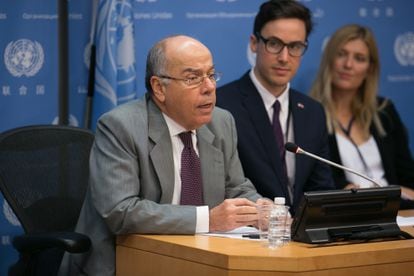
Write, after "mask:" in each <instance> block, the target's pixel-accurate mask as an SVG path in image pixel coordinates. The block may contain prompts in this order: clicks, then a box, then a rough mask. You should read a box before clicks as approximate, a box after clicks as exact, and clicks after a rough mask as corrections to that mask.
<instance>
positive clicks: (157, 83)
mask: <svg viewBox="0 0 414 276" xmlns="http://www.w3.org/2000/svg"><path fill="white" fill-rule="evenodd" d="M150 83H151V87H152V91H153V94H154V97H155V98H156V99H157V100H158V101H159V102H162V103H163V102H164V101H165V86H164V85H163V83H162V82H161V79H160V78H158V77H156V76H152V77H151V79H150Z"/></svg>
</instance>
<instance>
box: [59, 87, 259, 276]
mask: <svg viewBox="0 0 414 276" xmlns="http://www.w3.org/2000/svg"><path fill="white" fill-rule="evenodd" d="M236 139H237V137H236V129H235V123H234V119H233V117H232V116H231V115H230V113H228V112H227V111H224V110H222V109H219V108H215V110H214V113H213V119H212V121H211V122H210V123H209V124H208V125H205V126H202V127H201V128H199V129H198V130H197V140H198V150H199V155H200V161H201V170H202V178H203V193H204V202H205V203H206V205H208V206H209V207H210V208H212V207H214V206H216V205H218V204H220V203H221V202H222V201H223V200H224V199H226V198H235V197H246V198H249V199H251V200H253V201H255V200H256V199H257V198H259V197H260V195H258V194H257V192H256V190H255V188H254V187H253V185H252V184H251V182H250V181H249V180H248V179H246V178H245V177H244V174H243V171H242V167H241V164H240V161H239V157H238V153H237V140H236ZM173 188H174V163H173V154H172V145H171V139H170V135H169V131H168V128H167V125H166V123H165V121H164V118H163V116H162V113H161V111H160V110H159V108H158V107H157V106H156V105H155V104H154V102H153V101H152V100H150V97H149V96H148V95H146V97H145V100H136V101H132V102H129V103H127V104H124V105H122V106H120V107H118V108H116V109H114V110H112V111H111V112H109V113H106V114H105V115H103V116H102V118H101V119H100V120H99V122H98V126H97V130H96V138H95V143H94V145H93V147H92V151H91V157H90V187H89V189H88V192H87V195H86V199H85V202H84V206H83V208H82V211H81V215H80V218H79V221H78V224H77V227H76V231H77V232H80V233H85V234H87V235H88V236H89V237H90V238H91V239H92V248H91V250H90V252H88V253H87V254H83V255H77V254H73V255H71V256H70V257H69V255H66V256H65V258H64V261H63V263H62V266H61V275H82V273H84V274H87V275H114V274H115V236H116V235H122V234H129V233H154V234H158V233H160V234H161V233H162V234H194V233H195V225H196V208H195V207H194V206H180V205H171V204H170V203H171V201H172V196H173Z"/></svg>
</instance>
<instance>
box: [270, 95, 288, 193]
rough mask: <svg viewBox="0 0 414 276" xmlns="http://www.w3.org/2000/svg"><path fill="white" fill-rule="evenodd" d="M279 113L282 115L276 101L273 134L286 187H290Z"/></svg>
mask: <svg viewBox="0 0 414 276" xmlns="http://www.w3.org/2000/svg"><path fill="white" fill-rule="evenodd" d="M279 113H280V103H279V101H276V102H275V103H274V104H273V132H274V133H275V137H276V142H277V146H278V148H279V157H280V162H281V163H282V171H283V174H284V175H283V177H284V178H285V179H284V180H283V182H286V185H288V178H287V169H286V162H285V152H286V151H285V146H284V141H283V140H284V139H283V132H282V126H281V125H280V121H279ZM288 186H289V185H288Z"/></svg>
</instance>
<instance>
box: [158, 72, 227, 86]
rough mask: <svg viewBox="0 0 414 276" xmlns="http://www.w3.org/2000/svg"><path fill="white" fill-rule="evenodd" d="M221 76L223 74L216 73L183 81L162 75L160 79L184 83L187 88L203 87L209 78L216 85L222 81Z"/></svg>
mask: <svg viewBox="0 0 414 276" xmlns="http://www.w3.org/2000/svg"><path fill="white" fill-rule="evenodd" d="M221 76H222V73H221V72H214V73H211V74H206V75H198V76H193V77H188V78H183V79H180V78H174V77H170V76H167V75H161V76H158V77H159V78H163V79H169V80H175V81H182V82H184V84H185V85H187V86H198V85H201V84H202V83H203V81H204V79H205V78H208V79H209V80H210V81H211V82H214V83H216V82H218V81H219V80H220V79H221Z"/></svg>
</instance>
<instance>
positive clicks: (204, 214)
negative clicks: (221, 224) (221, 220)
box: [195, 206, 210, 233]
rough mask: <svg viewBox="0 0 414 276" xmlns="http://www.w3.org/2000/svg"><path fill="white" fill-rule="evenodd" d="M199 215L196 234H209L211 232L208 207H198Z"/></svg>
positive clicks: (197, 216) (197, 215)
mask: <svg viewBox="0 0 414 276" xmlns="http://www.w3.org/2000/svg"><path fill="white" fill-rule="evenodd" d="M196 210H197V214H196V218H197V219H196V229H195V232H196V233H208V230H209V223H210V217H209V211H208V206H197V207H196Z"/></svg>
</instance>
